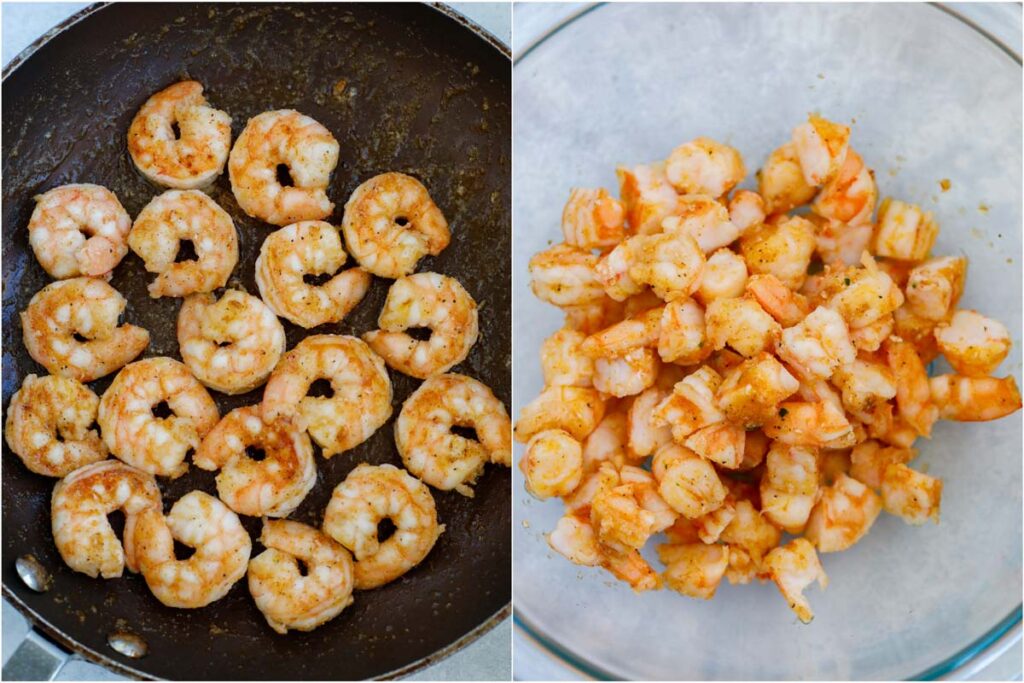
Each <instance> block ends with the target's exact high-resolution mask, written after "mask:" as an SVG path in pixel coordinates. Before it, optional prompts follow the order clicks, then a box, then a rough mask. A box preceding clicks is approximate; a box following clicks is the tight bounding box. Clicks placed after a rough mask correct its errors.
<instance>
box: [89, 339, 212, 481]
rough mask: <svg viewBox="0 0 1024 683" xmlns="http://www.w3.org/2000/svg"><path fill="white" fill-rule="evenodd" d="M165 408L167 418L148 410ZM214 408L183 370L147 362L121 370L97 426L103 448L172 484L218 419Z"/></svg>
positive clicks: (163, 361)
mask: <svg viewBox="0 0 1024 683" xmlns="http://www.w3.org/2000/svg"><path fill="white" fill-rule="evenodd" d="M161 404H166V405H167V407H168V408H169V409H170V411H171V413H172V414H171V415H169V416H167V417H156V416H155V415H154V413H153V409H154V408H157V407H158V406H160V405H161ZM219 417H220V416H219V415H218V413H217V404H215V403H214V402H213V399H212V398H210V395H209V394H208V393H207V392H206V389H205V388H204V387H203V385H202V384H200V383H199V381H198V380H196V378H195V377H193V376H192V373H191V372H189V370H188V368H187V367H185V365H183V364H182V363H179V362H178V361H176V360H174V359H173V358H166V357H157V358H146V359H144V360H140V361H137V362H135V363H132V364H130V365H127V366H125V368H124V369H123V370H121V372H119V373H118V374H117V377H115V378H114V381H113V382H112V383H111V385H110V386H109V387H108V388H107V390H106V391H105V392H103V396H102V398H100V407H99V413H98V417H97V422H98V423H99V425H100V430H101V432H102V434H103V441H104V442H105V443H106V444H107V448H109V449H110V452H111V453H112V454H113V455H114V456H115V457H117V458H119V459H121V460H123V461H124V462H126V463H128V464H129V465H132V466H134V467H138V468H139V469H141V470H144V471H146V472H150V473H153V474H157V475H160V476H164V477H171V478H172V479H173V478H177V477H180V476H181V475H183V474H184V473H185V472H186V471H187V470H188V463H186V462H185V456H186V455H187V453H188V452H189V451H190V450H193V449H196V448H198V447H199V443H200V441H202V439H203V437H204V436H206V434H207V433H208V432H209V431H210V430H211V429H213V427H214V425H216V424H217V420H218V419H219Z"/></svg>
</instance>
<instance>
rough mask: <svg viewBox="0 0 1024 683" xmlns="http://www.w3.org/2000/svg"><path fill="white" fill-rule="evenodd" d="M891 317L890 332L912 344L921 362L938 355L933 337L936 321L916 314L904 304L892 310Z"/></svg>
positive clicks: (929, 361) (926, 361)
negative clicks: (891, 326)
mask: <svg viewBox="0 0 1024 683" xmlns="http://www.w3.org/2000/svg"><path fill="white" fill-rule="evenodd" d="M892 318H893V328H892V333H893V334H894V335H895V336H897V337H899V338H900V339H902V340H903V341H905V342H907V343H908V344H910V345H911V346H913V347H914V350H915V351H917V355H918V356H920V357H921V362H922V363H925V364H928V363H931V362H932V361H933V360H935V359H936V358H937V357H938V355H939V344H938V341H937V340H936V339H935V327H936V326H937V325H938V322H937V321H935V320H929V319H928V318H925V317H922V316H920V315H918V314H917V313H915V312H914V311H913V310H912V309H911V308H910V306H908V305H906V304H904V305H903V306H900V307H899V308H897V309H896V310H895V311H893V314H892Z"/></svg>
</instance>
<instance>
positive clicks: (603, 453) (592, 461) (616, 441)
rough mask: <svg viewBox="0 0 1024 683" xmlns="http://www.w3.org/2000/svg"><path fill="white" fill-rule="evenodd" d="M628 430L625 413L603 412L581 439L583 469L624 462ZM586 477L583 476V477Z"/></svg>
mask: <svg viewBox="0 0 1024 683" xmlns="http://www.w3.org/2000/svg"><path fill="white" fill-rule="evenodd" d="M634 404H635V402H634ZM628 430H629V423H628V417H627V416H626V415H624V414H622V413H621V412H614V413H607V414H605V416H604V417H603V418H602V419H601V422H599V423H598V425H597V427H595V428H594V431H592V432H590V434H588V435H587V436H586V438H585V439H584V440H583V471H584V472H593V471H594V470H595V469H598V468H600V466H601V463H603V462H610V463H612V464H613V465H615V466H618V465H619V464H620V463H622V462H625V460H626V457H627V455H628V453H627V448H626V446H627V442H628V439H629V435H628ZM586 478H587V477H586V476H585V477H584V479H586ZM581 488H583V486H582V485H580V486H577V487H576V489H574V490H573V492H572V495H575V494H576V493H580V489H581ZM588 502H589V501H588Z"/></svg>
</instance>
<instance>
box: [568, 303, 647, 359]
mask: <svg viewBox="0 0 1024 683" xmlns="http://www.w3.org/2000/svg"><path fill="white" fill-rule="evenodd" d="M663 312H664V308H662V307H659V308H650V309H648V310H646V311H643V312H642V313H638V314H636V315H634V316H632V317H629V318H626V319H625V320H623V321H622V322H618V323H615V324H614V325H610V326H608V327H606V328H605V329H603V330H601V331H600V332H595V333H594V334H592V335H590V336H589V337H587V338H586V339H585V340H584V341H583V343H582V344H581V345H580V347H579V350H580V351H581V352H583V353H584V354H586V355H587V356H590V357H591V358H615V357H617V356H623V355H625V354H627V353H629V352H630V351H635V350H637V349H639V348H643V347H653V346H655V345H656V344H657V343H658V339H659V337H660V336H661V320H662V314H663Z"/></svg>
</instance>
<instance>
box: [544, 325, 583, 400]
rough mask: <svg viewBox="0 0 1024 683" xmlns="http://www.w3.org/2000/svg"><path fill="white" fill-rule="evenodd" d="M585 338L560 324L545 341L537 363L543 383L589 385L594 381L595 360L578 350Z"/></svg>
mask: <svg viewBox="0 0 1024 683" xmlns="http://www.w3.org/2000/svg"><path fill="white" fill-rule="evenodd" d="M586 338H587V336H586V335H585V334H583V333H582V332H580V331H578V330H572V329H569V328H568V327H563V328H562V329H560V330H559V331H558V332H555V333H554V334H553V335H551V336H550V337H548V338H547V339H545V340H544V343H543V344H542V345H541V347H540V362H541V367H542V368H543V372H544V384H545V385H546V386H569V387H572V386H575V387H589V386H591V385H592V384H593V377H594V361H593V360H592V359H591V358H590V357H589V356H587V355H586V354H584V353H582V352H581V350H580V345H581V344H583V340H584V339H586Z"/></svg>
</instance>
